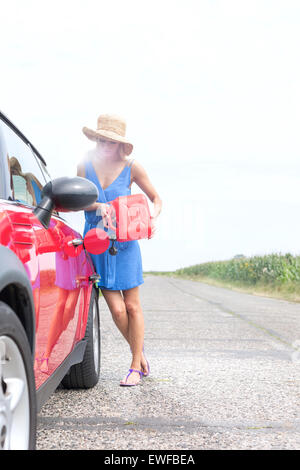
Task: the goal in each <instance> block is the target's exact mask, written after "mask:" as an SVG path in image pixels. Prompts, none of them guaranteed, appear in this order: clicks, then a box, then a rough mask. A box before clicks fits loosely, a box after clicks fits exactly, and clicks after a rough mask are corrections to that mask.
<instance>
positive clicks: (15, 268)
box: [0, 245, 35, 357]
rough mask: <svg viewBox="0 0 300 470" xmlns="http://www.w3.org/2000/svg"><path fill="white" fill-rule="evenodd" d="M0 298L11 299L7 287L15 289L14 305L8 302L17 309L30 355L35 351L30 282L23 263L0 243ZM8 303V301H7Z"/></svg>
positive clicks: (33, 308)
mask: <svg viewBox="0 0 300 470" xmlns="http://www.w3.org/2000/svg"><path fill="white" fill-rule="evenodd" d="M0 259H1V265H0V298H1V300H3V301H4V302H5V300H6V298H7V299H11V298H12V295H9V291H8V290H9V289H10V288H12V289H16V290H17V293H18V296H14V298H13V302H14V304H15V305H12V304H11V303H10V304H9V305H10V306H11V308H12V309H13V310H17V311H16V314H17V315H18V317H19V319H20V321H21V323H22V324H23V326H24V329H25V332H26V334H27V337H28V341H29V344H30V348H31V351H32V357H34V352H35V307H34V302H33V295H32V287H31V282H30V280H29V278H28V275H27V273H26V270H25V268H24V266H23V263H22V262H21V261H20V259H19V258H18V257H17V255H15V253H14V252H13V251H11V250H10V249H9V248H7V247H6V246H3V245H0ZM7 303H8V301H7ZM20 305H22V308H21V310H22V314H21V315H20V308H16V306H18V307H20Z"/></svg>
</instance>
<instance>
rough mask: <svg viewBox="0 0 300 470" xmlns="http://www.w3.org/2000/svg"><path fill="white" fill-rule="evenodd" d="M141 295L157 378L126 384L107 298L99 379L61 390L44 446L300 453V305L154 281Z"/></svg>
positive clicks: (41, 431)
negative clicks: (297, 343)
mask: <svg viewBox="0 0 300 470" xmlns="http://www.w3.org/2000/svg"><path fill="white" fill-rule="evenodd" d="M140 294H141V302H142V306H143V311H144V317H145V326H146V330H145V331H146V333H145V352H146V356H147V359H148V360H149V362H150V366H151V374H150V376H149V377H148V378H144V379H143V382H142V385H139V386H138V387H133V388H122V387H120V386H119V381H120V379H122V378H123V376H124V375H125V373H126V371H127V369H128V368H129V366H130V351H129V347H128V345H127V343H126V342H125V340H124V339H123V338H122V337H121V334H120V333H119V331H118V330H117V328H116V326H115V324H114V323H113V321H112V319H111V315H110V312H109V310H108V307H107V305H106V303H105V300H104V298H103V297H101V298H100V301H99V302H100V310H101V340H102V348H101V349H102V352H101V378H100V381H99V383H98V384H97V386H96V387H94V388H93V389H90V390H76V391H75V390H74V391H69V390H64V389H61V388H58V389H57V390H56V392H55V393H54V394H53V395H52V396H51V397H50V399H49V400H48V402H47V403H46V404H45V405H44V406H43V408H42V409H41V411H40V413H39V416H38V436H37V449H40V450H42V449H60V450H63V449H65V450H67V449H88V450H92V449H106V450H107V449H115V450H118V449H122V450H139V449H146V450H153V449H156V450H194V449H243V450H245V449H299V448H300V414H299V398H300V397H299V371H300V359H299V358H298V355H297V353H295V346H294V345H295V341H297V340H299V339H300V328H299V324H300V322H299V318H300V317H299V305H298V304H295V303H292V302H287V301H281V300H275V299H268V298H264V297H258V296H252V295H249V294H242V293H239V292H234V291H231V290H229V289H221V288H218V287H214V286H208V285H206V284H203V283H199V282H196V281H189V280H183V279H178V278H172V277H165V276H153V275H151V276H150V275H148V276H145V283H144V284H143V285H142V286H141V287H140ZM295 354H296V355H295Z"/></svg>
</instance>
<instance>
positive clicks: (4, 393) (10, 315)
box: [0, 302, 37, 450]
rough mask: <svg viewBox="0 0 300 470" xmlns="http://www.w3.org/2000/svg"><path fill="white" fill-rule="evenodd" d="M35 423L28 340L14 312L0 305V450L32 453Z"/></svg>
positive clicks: (35, 415) (33, 379)
mask: <svg viewBox="0 0 300 470" xmlns="http://www.w3.org/2000/svg"><path fill="white" fill-rule="evenodd" d="M36 419H37V406H36V389H35V378H34V370H33V358H32V352H31V349H30V346H29V342H28V338H27V336H26V333H25V330H24V328H23V326H22V323H21V322H20V320H19V319H18V317H17V315H16V314H15V312H14V311H13V310H12V309H11V308H10V307H9V306H8V305H7V304H5V303H4V302H0V449H5V450H34V449H35V443H36Z"/></svg>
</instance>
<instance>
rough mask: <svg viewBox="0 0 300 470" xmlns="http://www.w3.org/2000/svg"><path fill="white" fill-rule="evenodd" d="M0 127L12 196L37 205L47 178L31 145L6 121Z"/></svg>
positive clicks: (0, 122) (25, 202)
mask: <svg viewBox="0 0 300 470" xmlns="http://www.w3.org/2000/svg"><path fill="white" fill-rule="evenodd" d="M0 127H1V131H2V135H3V138H4V145H5V151H6V158H7V163H8V168H9V173H10V184H11V190H12V197H13V199H14V200H15V201H18V202H21V203H23V204H28V205H30V206H35V205H37V204H38V203H39V202H40V200H41V193H42V189H43V186H44V185H45V183H46V182H47V178H46V177H45V175H44V174H43V172H42V170H41V167H40V165H39V163H38V161H37V157H36V156H35V155H34V153H33V151H32V150H31V148H30V146H29V145H27V144H26V143H25V142H24V141H23V140H22V139H21V138H20V137H19V136H18V135H16V134H15V132H14V131H13V130H12V129H10V127H8V126H7V125H6V124H5V123H4V122H2V121H0Z"/></svg>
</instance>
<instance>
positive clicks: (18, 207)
mask: <svg viewBox="0 0 300 470" xmlns="http://www.w3.org/2000/svg"><path fill="white" fill-rule="evenodd" d="M0 126H1V131H2V136H3V137H4V145H5V152H6V160H7V165H8V170H9V175H10V184H11V188H10V194H9V195H8V200H7V201H6V215H7V220H8V224H9V225H10V228H9V233H10V236H9V245H10V248H11V249H12V250H13V251H15V253H16V254H17V255H18V257H19V258H20V259H21V260H22V262H23V264H24V266H25V269H26V271H27V274H28V277H29V279H30V281H31V285H32V290H33V295H34V303H35V310H36V348H35V351H36V360H35V379H36V386H37V388H39V387H40V386H41V385H42V384H43V383H44V382H45V381H46V380H47V378H48V377H49V376H50V375H51V374H52V373H53V372H54V371H55V369H56V368H57V367H58V366H59V365H60V364H61V363H62V361H63V360H64V359H65V357H66V356H67V355H68V354H69V353H70V352H71V351H72V349H73V347H74V343H75V342H76V341H77V339H79V337H80V333H81V326H82V321H83V317H84V309H85V308H86V302H85V301H84V299H86V296H87V291H88V289H89V282H88V278H89V275H90V274H91V272H92V270H91V267H90V266H89V265H88V259H87V258H86V256H85V255H84V252H82V253H81V254H80V255H79V256H77V257H72V256H69V255H68V254H66V252H65V243H66V241H67V240H70V239H73V238H78V237H79V236H80V235H79V233H77V232H76V231H75V230H73V229H72V228H71V227H70V226H69V225H68V224H67V223H66V222H65V221H64V220H63V219H62V218H60V217H59V214H56V215H53V216H52V218H51V221H50V226H49V228H48V229H45V228H44V227H43V226H42V225H41V224H40V222H39V221H38V220H37V218H36V217H35V215H34V214H33V209H34V207H35V206H36V205H37V204H38V203H39V201H40V199H41V191H42V187H43V185H44V184H45V183H46V182H47V180H49V179H50V177H49V175H48V174H47V172H46V171H45V170H46V169H45V166H44V165H43V162H42V161H41V160H39V159H38V157H37V156H36V155H35V153H34V151H33V150H32V148H31V146H30V145H29V144H28V143H27V142H25V141H24V140H23V139H22V138H21V137H20V136H19V135H17V133H16V132H15V131H14V130H13V129H12V128H10V127H9V126H8V125H7V124H6V123H4V122H3V121H0Z"/></svg>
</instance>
